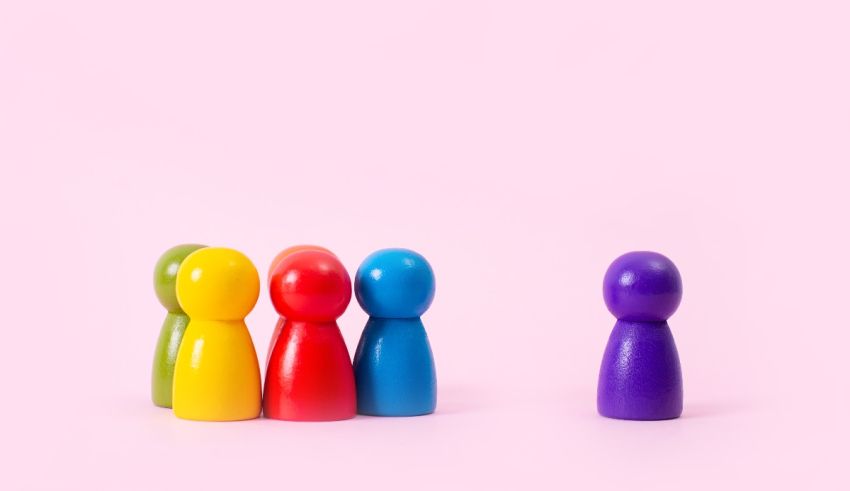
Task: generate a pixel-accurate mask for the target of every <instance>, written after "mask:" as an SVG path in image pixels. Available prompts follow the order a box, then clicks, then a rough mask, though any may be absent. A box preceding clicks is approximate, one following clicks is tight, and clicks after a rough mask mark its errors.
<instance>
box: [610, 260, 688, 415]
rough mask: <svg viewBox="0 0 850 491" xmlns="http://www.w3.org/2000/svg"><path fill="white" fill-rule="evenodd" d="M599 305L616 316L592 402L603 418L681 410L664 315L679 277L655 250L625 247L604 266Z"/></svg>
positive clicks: (677, 370) (678, 291)
mask: <svg viewBox="0 0 850 491" xmlns="http://www.w3.org/2000/svg"><path fill="white" fill-rule="evenodd" d="M602 293H603V296H604V297H605V305H606V306H607V307H608V310H609V311H610V312H611V313H612V314H614V316H615V317H617V323H616V324H614V330H613V331H612V332H611V337H609V338H608V346H606V348H605V355H604V356H603V357H602V367H601V368H600V370H599V389H598V392H597V395H596V406H597V409H598V410H599V414H601V415H602V416H606V417H608V418H616V419H635V420H658V419H672V418H678V417H679V416H680V415H681V414H682V369H681V367H680V366H679V353H678V352H677V351H676V343H675V342H674V341H673V334H672V333H671V332H670V326H668V325H667V318H668V317H670V316H671V315H673V313H674V312H676V308H677V307H679V302H681V301H682V278H681V276H679V270H678V269H676V265H675V264H673V261H670V260H669V259H667V258H666V257H664V256H662V255H661V254H658V253H657V252H629V253H626V254H623V255H622V256H620V257H618V258H617V259H615V260H614V262H613V263H611V266H609V267H608V271H607V272H606V273H605V280H604V281H603V285H602Z"/></svg>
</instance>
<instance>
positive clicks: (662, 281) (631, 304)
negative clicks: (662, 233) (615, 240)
mask: <svg viewBox="0 0 850 491" xmlns="http://www.w3.org/2000/svg"><path fill="white" fill-rule="evenodd" d="M602 294H603V296H604V298H605V305H606V306H607V307H608V310H609V311H611V313H612V314H614V316H615V317H617V319H620V320H624V321H635V322H661V321H666V320H667V319H668V318H669V317H670V316H671V315H673V313H674V312H676V309H677V308H678V307H679V302H681V301H682V277H681V276H679V270H678V269H676V265H675V264H673V261H671V260H669V259H667V257H665V256H663V255H661V254H659V253H657V252H646V251H641V252H629V253H626V254H623V255H622V256H620V257H618V258H617V259H615V260H614V262H613V263H611V266H609V267H608V271H607V272H606V273H605V280H604V281H603V285H602Z"/></svg>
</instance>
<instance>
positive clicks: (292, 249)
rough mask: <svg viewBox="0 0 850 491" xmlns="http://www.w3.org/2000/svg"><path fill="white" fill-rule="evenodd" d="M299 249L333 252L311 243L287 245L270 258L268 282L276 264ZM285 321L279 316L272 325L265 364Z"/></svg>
mask: <svg viewBox="0 0 850 491" xmlns="http://www.w3.org/2000/svg"><path fill="white" fill-rule="evenodd" d="M300 251H324V252H327V253H329V254H333V253H332V252H331V251H329V250H328V249H325V248H324V247H322V246H317V245H312V244H300V245H294V246H292V247H287V248H286V249H284V250H282V251H280V252H279V253H278V254H277V256H275V257H274V259H272V262H271V264H270V265H269V273H268V278H267V281H268V282H269V283H271V279H272V272H273V271H274V270H275V268H277V265H278V264H280V262H281V261H283V260H284V258H286V257H287V256H289V255H290V254H292V253H295V252H300ZM285 322H286V319H285V318H284V317H282V316H281V317H280V318H279V319H278V320H277V323H276V324H275V326H274V331H272V336H271V339H269V347H268V349H267V350H266V366H268V365H269V358H271V356H272V349H273V348H274V344H275V343H276V342H277V338H278V336H280V330H281V329H283V325H284V323H285Z"/></svg>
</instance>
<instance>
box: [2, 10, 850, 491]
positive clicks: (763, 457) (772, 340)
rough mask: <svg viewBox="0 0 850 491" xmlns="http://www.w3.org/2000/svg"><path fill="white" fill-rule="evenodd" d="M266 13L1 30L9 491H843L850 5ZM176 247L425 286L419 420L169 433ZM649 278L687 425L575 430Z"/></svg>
mask: <svg viewBox="0 0 850 491" xmlns="http://www.w3.org/2000/svg"><path fill="white" fill-rule="evenodd" d="M134 3H135V2H134ZM277 3H278V2H232V5H224V4H222V3H221V2H182V1H178V2H175V1H168V2H164V1H152V2H138V3H135V5H129V4H130V2H111V1H102V2H91V1H76V2H59V1H54V2H38V1H27V2H24V1H20V2H17V1H14V0H13V1H7V2H3V3H2V4H0V163H2V169H3V172H2V179H0V187H2V189H0V191H2V192H0V209H2V210H3V211H2V217H3V219H2V224H3V225H2V230H3V240H2V258H3V276H4V281H3V282H2V283H0V289H2V290H0V294H2V298H3V306H4V307H3V308H4V311H5V313H4V315H5V318H4V323H3V325H4V329H3V341H2V346H3V354H2V356H0V373H2V374H3V375H2V387H3V390H2V394H3V404H2V408H0V412H2V414H0V420H2V435H0V451H2V454H3V455H2V462H3V466H2V467H3V471H2V472H0V488H3V489H30V488H32V489H51V488H52V489H71V488H80V489H151V488H155V487H160V488H162V489H166V488H172V489H188V488H186V487H183V488H181V486H182V485H189V484H191V485H192V486H193V487H192V489H278V488H279V489H310V488H316V489H319V488H332V487H333V488H336V489H358V488H369V489H458V488H460V489H464V488H465V489H482V488H485V487H489V488H513V489H518V488H521V487H522V488H524V489H539V488H553V489H594V488H595V489H604V488H610V489H614V488H618V489H625V488H628V489H644V488H645V489H654V490H658V489H717V488H719V487H721V486H722V487H724V488H731V489H734V488H743V487H745V486H748V487H749V488H750V489H770V488H774V489H776V488H781V487H796V488H798V489H799V488H807V489H829V488H832V489H836V488H843V489H847V487H848V485H850V482H848V477H847V472H846V469H845V467H846V460H847V451H846V448H847V443H848V439H850V431H849V430H848V417H847V416H848V406H850V384H849V383H848V377H847V375H848V361H847V354H848V346H850V333H848V327H850V326H848V324H847V316H846V310H847V309H846V305H847V295H848V287H847V285H848V266H847V251H848V246H850V243H848V242H850V240H848V217H847V212H848V209H850V206H848V205H850V203H848V201H850V200H848V195H847V194H848V191H847V187H848V182H850V180H849V179H848V178H849V177H850V176H848V171H847V169H848V165H850V90H848V87H850V64H848V60H850V30H848V28H847V20H848V18H850V9H848V6H847V3H846V2H840V1H835V2H819V1H810V2H767V1H764V2H754V1H734V2H726V1H722V2H708V3H705V5H698V6H697V5H693V4H694V3H695V2H655V1H650V2H610V1H608V2H575V3H573V4H570V5H567V4H566V2H536V1H530V2H514V3H510V2H484V1H480V2H468V1H451V2H449V1H437V2H434V1H431V2H393V1H384V2H374V1H366V2H325V1H318V2H292V3H291V4H290V5H287V6H276V4H277ZM181 242H203V243H208V244H214V245H224V246H230V247H234V248H237V249H239V250H241V251H243V252H245V253H246V254H248V256H249V257H251V258H252V259H253V260H254V261H255V263H256V264H257V266H258V268H259V269H260V270H261V271H263V272H264V271H265V269H266V268H267V267H268V263H269V261H271V259H272V258H273V257H274V255H275V254H276V253H277V252H278V251H280V250H281V249H283V248H284V247H287V246H290V245H293V244H297V243H305V242H306V243H317V244H322V245H325V246H327V247H329V248H331V249H332V250H333V251H334V252H335V253H337V254H338V255H339V257H340V258H341V260H342V261H343V263H344V264H345V265H346V266H347V267H348V268H349V270H350V272H351V273H353V272H354V270H355V269H356V267H357V265H358V264H359V262H360V261H361V260H362V259H363V258H364V257H365V256H366V255H367V254H368V253H369V252H371V251H372V250H374V249H377V248H381V247H388V246H405V247H411V248H414V249H416V250H418V251H420V252H421V253H423V254H424V255H425V256H426V257H428V258H429V260H430V261H431V263H432V264H433V266H434V269H435V270H436V274H437V296H436V301H435V302H434V305H433V307H432V309H431V310H430V311H429V312H428V313H427V314H426V316H425V317H424V322H425V325H426V327H427V328H428V330H429V334H430V336H431V342H432V345H433V348H434V352H435V357H436V363H437V371H438V379H439V385H440V392H439V403H438V410H437V413H436V414H435V415H433V416H429V417H422V418H415V419H379V418H366V417H358V418H357V419H355V420H353V421H347V422H340V423H327V424H298V423H284V422H277V421H269V420H257V421H252V422H245V423H230V424H209V423H207V424H204V423H192V422H186V421H181V420H178V419H176V418H174V417H173V416H172V415H171V414H170V412H169V411H167V410H162V409H157V408H155V407H153V405H152V404H151V403H150V401H149V377H150V365H151V358H152V354H153V349H154V343H155V340H156V336H157V333H158V329H159V326H160V324H161V322H162V319H163V317H164V314H165V313H164V311H163V310H162V308H161V307H160V306H159V304H158V303H157V301H156V299H155V297H154V294H153V289H152V285H151V282H152V279H151V275H152V268H153V264H154V262H155V261H156V258H157V257H158V256H159V254H160V253H161V252H162V251H163V250H165V249H166V248H167V247H169V246H171V245H174V244H176V243H181ZM633 249H652V250H658V251H660V252H663V253H665V254H667V255H668V256H669V257H670V258H672V259H673V260H674V261H675V262H676V264H677V265H678V267H679V269H680V270H681V272H682V275H683V278H684V285H685V293H684V300H683V303H682V306H681V308H680V309H679V312H678V313H677V314H676V315H675V316H674V317H673V318H672V319H671V321H670V324H671V326H672V329H673V333H674V335H675V336H676V340H677V342H678V346H679V351H680V355H681V359H682V363H683V369H684V380H685V412H684V416H683V417H682V418H681V419H679V420H675V421H667V422H659V423H634V422H623V421H612V420H606V419H603V418H600V417H598V416H597V415H596V413H595V391H596V377H597V372H598V367H599V362H600V360H601V356H602V351H603V349H604V346H605V342H606V339H607V336H608V334H609V332H610V330H611V327H612V326H613V324H614V319H613V317H611V316H610V315H609V314H608V312H607V311H606V310H605V306H604V304H603V301H602V296H601V282H602V275H603V273H604V271H605V268H606V267H607V266H608V264H609V262H610V261H611V260H612V259H613V258H614V257H616V256H617V255H618V254H620V253H622V252H625V251H628V250H633ZM261 276H262V277H263V278H264V277H265V275H264V274H261ZM275 320H276V315H275V313H274V311H273V309H272V306H271V303H270V302H269V300H268V294H267V291H266V285H265V282H264V283H263V294H262V296H261V299H260V302H259V303H258V305H257V308H256V309H255V310H254V312H253V313H252V314H251V315H250V316H249V317H248V319H247V322H248V325H249V328H250V330H251V333H252V335H253V337H254V342H255V345H256V346H257V348H258V351H259V355H260V358H261V359H263V358H265V347H266V345H267V343H268V338H269V336H270V334H271V331H272V329H273V327H274V325H275ZM365 321H366V317H365V315H364V314H363V312H362V311H361V310H360V309H359V307H358V306H357V305H356V304H355V305H352V306H351V307H349V310H348V312H346V314H345V315H344V316H343V317H342V319H341V320H340V326H341V328H342V332H343V334H344V336H345V339H346V342H347V343H348V347H349V350H350V351H352V350H353V348H354V346H355V345H356V342H357V339H358V337H359V334H360V331H361V329H362V327H363V325H364V323H365Z"/></svg>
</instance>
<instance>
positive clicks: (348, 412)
mask: <svg viewBox="0 0 850 491" xmlns="http://www.w3.org/2000/svg"><path fill="white" fill-rule="evenodd" d="M269 284H270V294H271V299H272V303H273V304H274V307H275V309H276V310H277V311H278V313H279V314H280V315H281V316H284V317H285V318H286V321H285V324H284V326H283V328H282V329H281V330H280V335H279V337H278V339H277V342H276V343H275V345H274V348H273V349H272V351H271V356H270V357H269V363H268V368H267V372H266V383H265V388H264V394H263V411H264V414H265V416H266V417H268V418H273V419H285V420H292V421H331V420H340V419H348V418H352V417H354V415H355V413H356V403H357V397H356V391H355V388H354V373H353V370H352V367H351V359H350V358H349V354H348V349H347V348H346V346H345V342H344V340H343V338H342V335H341V333H340V331H339V327H338V326H337V324H336V319H337V318H338V317H339V316H340V315H342V313H343V312H344V311H345V309H346V307H347V306H348V304H349V302H350V301H351V279H350V278H349V276H348V273H347V272H346V271H345V267H344V266H343V265H342V263H340V262H339V260H338V259H337V258H336V256H334V255H333V254H330V253H328V252H325V251H319V250H302V251H299V252H295V253H292V254H290V255H288V256H286V257H285V258H283V259H282V260H281V261H280V262H279V263H278V264H277V266H276V267H275V269H274V271H273V272H272V275H271V281H270V282H269Z"/></svg>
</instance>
